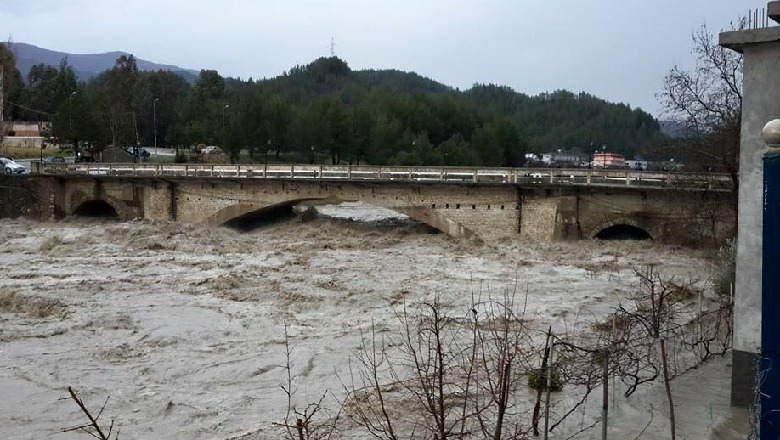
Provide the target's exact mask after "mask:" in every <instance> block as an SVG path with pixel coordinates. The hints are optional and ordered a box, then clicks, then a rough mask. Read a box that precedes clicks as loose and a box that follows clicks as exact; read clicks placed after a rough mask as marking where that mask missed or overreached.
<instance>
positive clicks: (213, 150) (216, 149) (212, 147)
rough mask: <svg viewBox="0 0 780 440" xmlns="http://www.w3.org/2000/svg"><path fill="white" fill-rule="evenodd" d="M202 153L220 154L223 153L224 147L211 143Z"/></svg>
mask: <svg viewBox="0 0 780 440" xmlns="http://www.w3.org/2000/svg"><path fill="white" fill-rule="evenodd" d="M200 153H201V154H220V153H222V149H221V148H219V147H218V146H216V145H209V146H208V147H206V148H204V149H203V150H202V151H201V152H200Z"/></svg>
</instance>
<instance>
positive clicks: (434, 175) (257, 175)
mask: <svg viewBox="0 0 780 440" xmlns="http://www.w3.org/2000/svg"><path fill="white" fill-rule="evenodd" d="M34 165H37V167H34V168H33V173H36V174H42V175H89V176H119V177H139V178H151V177H205V178H232V179H237V178H238V179H296V180H297V179H301V180H355V181H363V180H374V181H408V182H445V183H466V182H468V183H488V184H513V185H516V184H523V185H594V186H605V185H606V186H641V187H675V188H690V189H712V190H725V191H730V190H731V189H732V182H731V179H730V177H729V176H728V175H727V174H714V173H706V174H700V173H673V172H652V171H630V170H599V169H582V168H577V169H559V168H483V167H390V166H366V165H264V164H254V165H210V164H208V165H207V164H197V165H196V164H192V165H190V164H187V165H184V164H120V163H114V164H108V163H90V164H34Z"/></svg>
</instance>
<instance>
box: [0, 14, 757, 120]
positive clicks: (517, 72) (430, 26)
mask: <svg viewBox="0 0 780 440" xmlns="http://www.w3.org/2000/svg"><path fill="white" fill-rule="evenodd" d="M765 6H766V2H762V1H757V0H642V1H639V0H579V1H578V0H557V1H555V0H480V1H476V0H472V1H469V0H430V1H426V0H397V1H378V0H374V1H360V0H340V1H313V0H284V1H282V0H221V1H219V0H0V30H2V32H6V33H7V34H8V35H7V36H2V37H3V39H6V38H7V37H8V36H10V37H11V38H12V39H13V40H14V41H17V42H25V43H31V44H34V45H36V46H40V47H45V48H47V49H53V50H58V51H64V52H70V53H100V52H108V51H113V50H122V51H126V52H130V53H133V54H135V55H136V56H137V57H139V58H143V59H147V60H149V61H154V62H158V63H166V64H175V65H178V66H181V67H185V68H191V69H196V70H199V69H202V68H208V69H216V70H218V71H219V72H220V74H222V75H223V76H233V77H242V78H248V77H250V76H251V77H254V78H263V77H273V76H277V75H279V74H280V73H282V72H283V71H285V70H288V69H289V68H290V67H292V66H294V65H296V64H307V63H309V62H311V61H312V60H314V59H316V58H318V57H320V56H327V55H329V53H330V42H331V37H332V38H333V39H334V41H335V52H336V55H337V56H339V57H340V58H342V59H344V60H346V61H347V62H348V63H349V65H350V67H351V68H352V69H385V68H395V69H399V70H406V71H414V72H417V73H419V74H421V75H424V76H427V77H430V78H433V79H435V80H437V81H440V82H443V83H445V84H448V85H451V86H454V87H460V88H461V89H465V88H469V87H471V85H473V84H474V83H497V84H502V85H508V86H510V87H512V88H514V89H515V90H517V91H520V92H524V93H528V94H537V93H539V92H544V91H553V90H556V89H568V90H571V91H574V92H579V91H585V92H588V93H591V94H594V95H596V96H599V97H601V98H604V99H607V100H609V101H613V102H625V103H628V104H630V105H631V106H632V107H642V108H643V109H644V110H646V111H649V112H651V113H653V114H655V115H658V114H659V113H660V110H661V109H660V105H659V104H658V102H657V100H656V98H655V94H656V93H658V92H659V91H660V90H661V86H662V82H663V77H664V74H665V73H666V72H667V71H668V69H669V68H670V67H672V66H673V65H674V64H678V65H682V66H690V65H692V63H693V59H692V56H691V54H690V48H691V47H690V35H691V33H692V32H693V31H694V30H695V29H696V28H697V27H699V26H700V25H701V24H703V23H706V24H707V25H708V26H709V27H710V29H711V30H713V31H715V32H717V31H719V30H720V29H726V28H728V27H729V23H730V22H736V21H737V19H738V17H739V16H740V15H746V14H747V11H748V10H749V9H750V8H761V7H765Z"/></svg>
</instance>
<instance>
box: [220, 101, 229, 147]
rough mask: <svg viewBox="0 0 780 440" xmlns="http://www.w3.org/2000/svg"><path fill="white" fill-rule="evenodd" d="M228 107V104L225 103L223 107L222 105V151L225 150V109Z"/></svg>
mask: <svg viewBox="0 0 780 440" xmlns="http://www.w3.org/2000/svg"><path fill="white" fill-rule="evenodd" d="M228 108H230V104H225V106H224V107H222V149H223V151H227V150H226V149H227V145H226V143H227V142H226V141H227V133H226V132H225V110H227V109H228Z"/></svg>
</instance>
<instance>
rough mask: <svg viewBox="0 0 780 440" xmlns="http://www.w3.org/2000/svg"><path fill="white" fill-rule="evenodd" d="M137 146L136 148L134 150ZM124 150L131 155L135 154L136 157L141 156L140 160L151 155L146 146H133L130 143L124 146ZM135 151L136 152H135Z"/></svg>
mask: <svg viewBox="0 0 780 440" xmlns="http://www.w3.org/2000/svg"><path fill="white" fill-rule="evenodd" d="M136 148H137V150H136ZM125 151H127V152H128V153H129V154H130V155H131V156H135V155H136V154H137V155H138V157H140V158H141V160H146V159H149V157H151V155H152V153H150V152H149V151H148V150H147V149H146V148H143V147H133V146H132V145H131V146H129V147H127V148H125ZM136 151H137V153H136Z"/></svg>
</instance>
